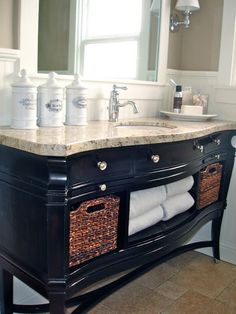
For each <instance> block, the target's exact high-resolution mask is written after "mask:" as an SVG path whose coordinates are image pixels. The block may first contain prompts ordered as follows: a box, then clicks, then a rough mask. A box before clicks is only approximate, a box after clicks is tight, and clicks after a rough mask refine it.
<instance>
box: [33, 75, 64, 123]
mask: <svg viewBox="0 0 236 314" xmlns="http://www.w3.org/2000/svg"><path fill="white" fill-rule="evenodd" d="M56 75H57V74H56V73H55V72H50V73H49V74H48V80H47V82H46V83H45V84H43V85H40V86H39V88H38V95H39V108H38V113H39V126H43V127H60V126H63V122H64V119H63V88H62V87H61V86H60V85H59V83H58V82H57V80H56Z"/></svg>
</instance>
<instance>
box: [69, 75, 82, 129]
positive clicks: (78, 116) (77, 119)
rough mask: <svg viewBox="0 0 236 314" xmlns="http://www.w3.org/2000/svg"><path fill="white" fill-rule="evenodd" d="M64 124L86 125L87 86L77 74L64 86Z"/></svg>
mask: <svg viewBox="0 0 236 314" xmlns="http://www.w3.org/2000/svg"><path fill="white" fill-rule="evenodd" d="M66 124H67V125H87V87H86V86H84V85H83V84H82V82H81V80H80V77H79V75H78V74H76V75H75V77H74V81H73V82H72V83H71V84H70V85H68V86H66Z"/></svg>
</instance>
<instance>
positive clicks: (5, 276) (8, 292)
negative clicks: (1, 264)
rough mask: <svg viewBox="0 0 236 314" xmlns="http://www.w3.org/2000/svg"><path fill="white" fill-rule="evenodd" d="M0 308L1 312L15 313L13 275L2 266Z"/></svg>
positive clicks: (5, 313) (6, 313) (0, 274)
mask: <svg viewBox="0 0 236 314" xmlns="http://www.w3.org/2000/svg"><path fill="white" fill-rule="evenodd" d="M0 306H1V307H0V308H1V313H4V314H13V276H12V275H11V274H10V273H9V272H8V271H6V270H5V269H2V268H0Z"/></svg>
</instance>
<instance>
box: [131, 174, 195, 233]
mask: <svg viewBox="0 0 236 314" xmlns="http://www.w3.org/2000/svg"><path fill="white" fill-rule="evenodd" d="M193 184H194V180H193V177H192V176H189V177H187V178H184V179H182V180H179V181H176V182H173V183H170V184H167V185H161V186H158V187H154V188H150V189H145V190H140V191H135V192H132V193H131V194H130V211H129V231H128V233H129V235H132V234H135V233H136V232H139V231H141V230H143V229H145V228H148V227H151V226H153V225H155V224H156V223H158V222H159V221H161V220H164V221H166V220H169V219H171V218H173V217H174V216H175V215H177V214H180V213H183V212H185V211H186V210H188V209H189V208H191V207H192V206H193V204H194V199H193V197H192V196H191V195H190V193H189V192H188V191H189V190H190V189H191V188H192V186H193Z"/></svg>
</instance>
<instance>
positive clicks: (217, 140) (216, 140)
mask: <svg viewBox="0 0 236 314" xmlns="http://www.w3.org/2000/svg"><path fill="white" fill-rule="evenodd" d="M213 142H214V143H215V144H216V145H220V144H221V140H220V139H219V138H216V139H215V140H214V141H213Z"/></svg>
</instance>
